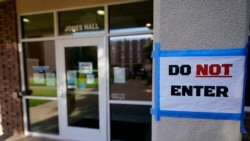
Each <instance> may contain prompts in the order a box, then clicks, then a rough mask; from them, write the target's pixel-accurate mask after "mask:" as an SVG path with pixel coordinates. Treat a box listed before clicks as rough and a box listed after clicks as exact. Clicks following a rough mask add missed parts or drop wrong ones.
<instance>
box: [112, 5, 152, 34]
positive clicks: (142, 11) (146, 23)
mask: <svg viewBox="0 0 250 141" xmlns="http://www.w3.org/2000/svg"><path fill="white" fill-rule="evenodd" d="M109 28H110V33H116V32H134V31H148V30H151V29H152V28H153V1H143V2H137V3H129V4H122V5H114V6H110V7H109Z"/></svg>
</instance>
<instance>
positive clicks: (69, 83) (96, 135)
mask: <svg viewBox="0 0 250 141" xmlns="http://www.w3.org/2000/svg"><path fill="white" fill-rule="evenodd" d="M56 53H57V64H58V67H57V68H58V74H57V76H58V100H59V101H58V102H59V127H60V134H61V136H62V137H63V138H65V139H75V140H81V141H85V140H86V141H89V140H91V141H105V140H107V124H106V121H107V119H106V113H107V112H106V109H107V108H106V105H107V104H106V101H107V100H106V99H107V98H106V86H105V85H106V83H105V78H106V76H105V75H106V73H105V68H104V67H105V66H106V65H104V64H105V57H104V38H103V37H96V38H87V39H86V38H84V39H83V38H79V39H69V40H60V41H58V45H57V51H56Z"/></svg>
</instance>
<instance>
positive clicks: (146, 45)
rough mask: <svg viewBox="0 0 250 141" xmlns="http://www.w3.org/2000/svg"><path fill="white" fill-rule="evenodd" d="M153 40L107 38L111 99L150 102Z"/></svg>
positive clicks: (149, 35)
mask: <svg viewBox="0 0 250 141" xmlns="http://www.w3.org/2000/svg"><path fill="white" fill-rule="evenodd" d="M152 37H153V35H152V34H146V35H134V36H122V37H110V40H109V41H110V47H109V55H110V56H109V58H110V99H112V100H143V101H151V93H152V59H151V51H152V43H153V40H152Z"/></svg>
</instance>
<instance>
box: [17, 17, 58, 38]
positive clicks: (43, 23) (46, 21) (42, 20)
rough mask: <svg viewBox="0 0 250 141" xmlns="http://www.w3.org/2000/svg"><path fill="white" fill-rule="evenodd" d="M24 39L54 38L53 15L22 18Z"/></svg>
mask: <svg viewBox="0 0 250 141" xmlns="http://www.w3.org/2000/svg"><path fill="white" fill-rule="evenodd" d="M21 20H22V21H21V24H22V38H37V37H51V36H54V19H53V14H52V13H48V14H39V15H29V16H22V17H21Z"/></svg>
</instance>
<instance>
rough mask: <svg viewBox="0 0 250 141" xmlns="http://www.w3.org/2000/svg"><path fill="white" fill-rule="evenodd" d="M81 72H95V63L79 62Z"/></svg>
mask: <svg viewBox="0 0 250 141" xmlns="http://www.w3.org/2000/svg"><path fill="white" fill-rule="evenodd" d="M79 73H85V74H86V73H93V63H92V62H79Z"/></svg>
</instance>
